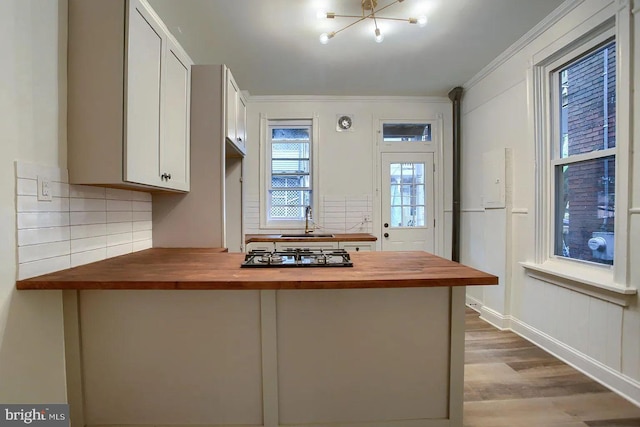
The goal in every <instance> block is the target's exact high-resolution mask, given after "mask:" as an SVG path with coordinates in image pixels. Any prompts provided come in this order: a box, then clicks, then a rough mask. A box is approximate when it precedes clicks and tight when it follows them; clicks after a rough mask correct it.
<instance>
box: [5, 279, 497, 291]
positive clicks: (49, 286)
mask: <svg viewBox="0 0 640 427" xmlns="http://www.w3.org/2000/svg"><path fill="white" fill-rule="evenodd" d="M495 284H496V283H495V281H494V280H493V279H486V278H456V279H425V280H421V279H407V280H392V281H390V280H375V281H366V282H344V281H338V280H336V281H317V282H308V281H298V282H294V281H288V282H276V283H274V282H273V281H264V282H262V281H253V280H252V281H250V282H237V281H234V282H207V281H204V282H196V281H193V282H182V281H180V282H175V281H167V282H161V281H148V282H141V281H129V282H103V281H96V282H92V281H69V282H60V281H55V282H49V281H24V280H23V281H18V282H17V283H16V288H17V289H18V290H304V289H395V288H434V287H456V286H483V285H495Z"/></svg>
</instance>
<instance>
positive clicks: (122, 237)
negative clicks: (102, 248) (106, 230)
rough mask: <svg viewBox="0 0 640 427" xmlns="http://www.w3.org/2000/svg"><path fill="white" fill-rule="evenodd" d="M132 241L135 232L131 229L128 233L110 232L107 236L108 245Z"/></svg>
mask: <svg viewBox="0 0 640 427" xmlns="http://www.w3.org/2000/svg"><path fill="white" fill-rule="evenodd" d="M131 242H133V232H131V231H129V232H128V233H120V234H109V235H108V236H107V247H109V246H117V245H123V244H125V243H131Z"/></svg>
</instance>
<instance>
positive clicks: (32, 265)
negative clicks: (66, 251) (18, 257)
mask: <svg viewBox="0 0 640 427" xmlns="http://www.w3.org/2000/svg"><path fill="white" fill-rule="evenodd" d="M70 267H71V257H70V256H69V255H64V256H59V257H54V258H45V259H41V260H38V261H33V262H21V263H20V265H19V268H18V280H22V279H28V278H29V277H35V276H40V275H41V274H47V273H53V272H54V271H60V270H64V269H66V268H70Z"/></svg>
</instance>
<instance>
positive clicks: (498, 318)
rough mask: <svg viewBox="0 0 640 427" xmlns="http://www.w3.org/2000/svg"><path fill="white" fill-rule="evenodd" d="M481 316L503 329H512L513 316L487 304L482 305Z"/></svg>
mask: <svg viewBox="0 0 640 427" xmlns="http://www.w3.org/2000/svg"><path fill="white" fill-rule="evenodd" d="M480 318H481V319H482V320H484V321H485V322H487V323H490V324H491V325H493V326H495V327H496V328H498V329H500V330H501V331H507V330H510V329H511V316H505V315H503V314H500V313H498V312H497V311H495V310H492V309H490V308H488V307H486V306H482V307H480Z"/></svg>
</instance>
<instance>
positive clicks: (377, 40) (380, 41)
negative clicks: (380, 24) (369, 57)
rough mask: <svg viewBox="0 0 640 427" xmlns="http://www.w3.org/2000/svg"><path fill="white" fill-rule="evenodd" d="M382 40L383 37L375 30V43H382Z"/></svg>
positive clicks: (377, 29) (378, 29)
mask: <svg viewBox="0 0 640 427" xmlns="http://www.w3.org/2000/svg"><path fill="white" fill-rule="evenodd" d="M382 40H384V36H383V35H382V33H381V32H380V28H376V42H377V43H382Z"/></svg>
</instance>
